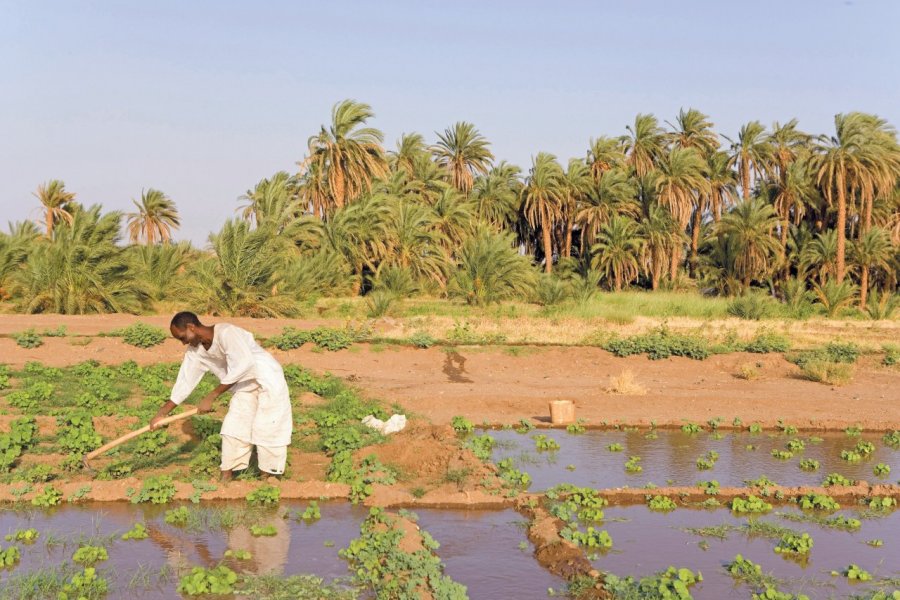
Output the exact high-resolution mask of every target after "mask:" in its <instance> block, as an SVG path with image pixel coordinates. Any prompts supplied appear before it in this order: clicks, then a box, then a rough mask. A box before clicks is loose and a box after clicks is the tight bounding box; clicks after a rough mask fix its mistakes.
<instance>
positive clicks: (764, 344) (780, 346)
mask: <svg viewBox="0 0 900 600" xmlns="http://www.w3.org/2000/svg"><path fill="white" fill-rule="evenodd" d="M790 348H791V341H790V340H789V339H788V338H787V337H786V336H783V335H781V334H778V333H775V332H772V331H761V332H759V333H757V334H756V335H755V336H754V337H753V339H752V340H750V341H749V342H747V343H746V344H745V345H744V348H743V349H744V351H745V352H753V353H755V354H766V353H770V352H787V351H788V350H790Z"/></svg>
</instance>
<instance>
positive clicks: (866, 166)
mask: <svg viewBox="0 0 900 600" xmlns="http://www.w3.org/2000/svg"><path fill="white" fill-rule="evenodd" d="M834 128H835V135H834V136H832V137H830V138H826V137H824V136H823V137H822V138H820V140H819V144H818V145H817V147H816V155H815V156H814V157H813V170H814V172H815V174H816V183H817V184H818V185H819V186H820V187H821V188H822V192H823V195H824V196H825V199H826V201H827V202H828V204H829V205H830V206H833V205H834V199H835V195H836V196H837V224H836V226H835V230H836V232H837V265H836V272H835V277H836V278H837V281H838V283H841V282H842V281H843V279H844V270H845V252H846V236H847V211H848V206H847V199H848V197H849V198H855V197H857V196H859V197H860V199H861V200H862V202H863V204H864V205H865V206H864V208H863V211H862V212H863V214H864V216H863V223H864V225H863V227H864V229H868V224H867V222H868V221H869V219H870V217H871V209H870V208H869V207H870V205H871V203H872V202H873V201H874V198H875V197H878V196H880V195H886V194H888V193H890V192H891V191H892V190H893V188H894V185H895V182H896V178H897V176H898V174H900V151H898V150H897V148H896V141H894V142H893V144H892V143H891V140H893V139H894V135H893V130H892V129H891V128H890V127H888V125H887V124H886V122H885V121H883V120H882V119H879V118H878V117H875V116H874V115H867V114H865V113H849V114H846V115H843V114H839V115H836V116H835V118H834Z"/></svg>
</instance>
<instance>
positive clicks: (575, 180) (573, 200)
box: [561, 158, 593, 258]
mask: <svg viewBox="0 0 900 600" xmlns="http://www.w3.org/2000/svg"><path fill="white" fill-rule="evenodd" d="M592 183H593V180H592V179H591V173H590V170H589V169H588V166H587V165H586V164H585V162H584V161H583V160H578V159H577V158H573V159H570V160H569V166H568V168H567V169H566V172H565V173H564V174H563V203H562V206H563V214H562V226H563V230H564V232H563V233H564V238H565V239H564V241H563V244H562V248H563V250H562V252H561V254H562V256H563V257H565V258H568V257H569V256H572V229H573V228H574V227H575V217H576V214H577V211H578V206H579V205H580V204H581V203H582V202H583V200H584V198H585V196H586V195H587V194H588V192H589V190H590V189H591V188H592V187H593V186H592V185H591V184H592Z"/></svg>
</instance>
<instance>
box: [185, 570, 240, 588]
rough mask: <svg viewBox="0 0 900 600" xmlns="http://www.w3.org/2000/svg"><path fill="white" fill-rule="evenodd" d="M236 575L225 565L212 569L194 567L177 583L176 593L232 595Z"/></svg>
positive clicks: (236, 579)
mask: <svg viewBox="0 0 900 600" xmlns="http://www.w3.org/2000/svg"><path fill="white" fill-rule="evenodd" d="M237 581H238V575H237V573H235V572H234V571H232V570H231V569H229V568H228V567H226V566H225V565H219V566H218V567H215V568H213V569H204V568H203V567H194V568H193V569H191V572H190V573H188V574H187V575H185V576H183V577H182V578H181V579H179V581H178V593H180V594H187V595H188V596H202V595H206V594H221V595H224V594H232V593H234V585H235V584H236V583H237Z"/></svg>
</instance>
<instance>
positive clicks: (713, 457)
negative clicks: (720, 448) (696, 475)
mask: <svg viewBox="0 0 900 600" xmlns="http://www.w3.org/2000/svg"><path fill="white" fill-rule="evenodd" d="M717 460H719V453H718V452H716V451H715V450H708V451H707V452H706V454H704V455H703V456H701V457H700V458H698V459H697V468H698V469H700V470H701V471H707V470H709V469H712V468H713V467H714V466H715V465H716V461H717Z"/></svg>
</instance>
